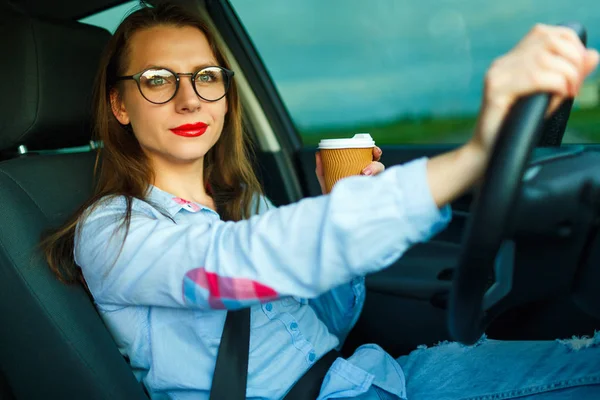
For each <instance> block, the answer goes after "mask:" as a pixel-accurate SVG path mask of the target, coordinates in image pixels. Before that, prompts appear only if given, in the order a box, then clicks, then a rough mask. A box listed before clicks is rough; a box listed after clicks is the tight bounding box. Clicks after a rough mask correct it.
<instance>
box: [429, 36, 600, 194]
mask: <svg viewBox="0 0 600 400" xmlns="http://www.w3.org/2000/svg"><path fill="white" fill-rule="evenodd" d="M598 59H599V56H598V52H597V51H596V50H593V49H592V50H588V49H586V48H585V47H584V46H583V44H582V43H581V41H580V39H579V38H578V37H577V34H575V32H574V31H573V30H572V29H570V28H566V27H560V26H548V25H536V26H535V27H534V28H533V29H532V30H531V31H530V32H529V33H528V34H527V35H526V36H525V37H524V38H523V39H522V40H521V41H520V42H519V43H518V44H517V45H516V46H515V47H514V48H513V49H512V50H511V51H509V52H508V53H506V54H505V55H503V56H501V57H499V58H498V59H496V60H495V61H494V62H493V63H492V65H491V67H490V68H489V70H488V71H487V74H486V76H485V84H484V93H483V100H482V105H481V111H480V113H479V117H478V122H477V126H476V128H475V133H474V135H473V138H472V139H471V140H470V141H469V142H467V144H465V145H464V146H462V147H460V148H459V149H458V150H455V151H452V152H449V153H446V154H443V155H441V156H438V157H435V158H432V159H431V160H429V163H428V165H427V179H428V182H429V186H430V189H431V193H432V196H433V199H434V201H435V202H436V204H437V205H438V206H442V205H444V204H447V203H449V202H451V201H452V200H454V199H455V198H457V197H458V196H460V195H461V194H462V193H464V192H465V191H466V190H468V189H469V188H470V187H471V186H472V185H473V184H474V183H475V182H477V181H479V180H480V178H481V177H482V176H483V172H484V171H485V168H486V165H487V162H488V160H489V157H490V154H491V152H492V151H493V147H494V143H495V141H496V138H497V135H498V133H499V130H500V125H501V124H502V121H503V120H504V118H505V117H506V116H507V114H508V112H509V110H510V108H511V106H512V105H513V104H514V103H515V102H516V100H517V99H518V98H520V97H523V96H527V95H529V94H533V93H539V92H546V93H552V94H553V96H552V100H551V103H550V107H549V109H548V113H552V112H553V111H555V110H556V109H557V107H558V106H559V105H560V104H561V103H562V101H563V100H564V99H565V98H569V97H575V96H576V95H577V93H578V92H579V89H580V88H581V84H582V82H583V80H584V79H585V78H586V77H587V76H588V75H589V74H590V73H591V72H592V71H593V70H594V69H595V68H596V67H597V66H598Z"/></svg>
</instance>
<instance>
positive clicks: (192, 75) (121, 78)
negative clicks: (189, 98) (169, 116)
mask: <svg viewBox="0 0 600 400" xmlns="http://www.w3.org/2000/svg"><path fill="white" fill-rule="evenodd" d="M208 68H219V69H220V70H222V71H223V73H224V74H225V76H226V77H227V80H226V82H225V93H223V96H221V97H219V98H218V99H214V100H209V99H206V98H204V97H202V96H200V93H198V89H196V77H197V76H198V74H199V73H200V72H202V71H204V70H205V69H208ZM153 69H155V70H158V69H164V70H165V71H169V72H170V73H172V74H173V76H175V92H173V96H171V97H170V98H169V99H168V100H165V101H161V102H156V101H152V100H150V99H148V98H147V97H146V96H144V92H143V91H142V87H141V86H140V78H141V77H142V75H143V74H144V73H145V72H147V71H150V70H153ZM233 75H234V72H233V71H232V70H230V69H227V68H224V67H220V66H218V65H209V66H206V67H202V68H200V69H199V70H198V71H196V72H180V73H177V72H175V71H173V70H171V69H169V68H165V67H150V68H146V69H144V70H143V71H141V72H138V73H137V74H134V75H125V76H117V77H116V78H115V82H118V81H124V80H129V79H131V80H134V81H135V83H136V84H137V87H138V90H139V92H140V94H141V95H142V97H143V98H144V99H146V100H147V101H149V102H150V103H152V104H166V103H168V102H169V101H171V100H173V99H174V98H175V96H176V95H177V92H178V91H179V82H180V81H181V77H182V76H189V77H190V80H191V83H192V87H193V88H194V92H195V93H196V96H198V97H200V98H201V99H202V100H204V101H208V102H211V103H214V102H215V101H219V100H221V99H222V98H223V97H225V96H226V95H227V92H228V91H229V88H230V87H231V79H232V78H233Z"/></svg>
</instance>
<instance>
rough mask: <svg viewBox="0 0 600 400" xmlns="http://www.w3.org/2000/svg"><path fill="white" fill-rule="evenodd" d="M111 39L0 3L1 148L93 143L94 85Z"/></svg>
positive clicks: (93, 29) (90, 28)
mask: <svg viewBox="0 0 600 400" xmlns="http://www.w3.org/2000/svg"><path fill="white" fill-rule="evenodd" d="M109 38H110V33H109V32H108V31H106V30H104V29H102V28H98V27H94V26H90V25H85V24H81V23H77V22H75V21H73V22H70V21H65V22H63V21H60V22H57V21H44V20H40V19H37V18H32V17H29V16H27V15H24V14H21V13H18V12H15V11H12V10H9V9H4V8H1V7H0V51H1V52H2V62H0V77H1V79H2V81H1V82H2V84H1V85H0V151H3V150H16V149H17V147H18V146H20V145H25V146H27V148H28V149H56V148H62V147H72V146H78V145H82V144H87V143H89V141H90V139H91V130H90V118H91V98H92V85H93V81H94V77H95V75H96V70H97V68H98V62H99V60H100V55H101V53H102V49H103V48H104V45H105V44H106V42H107V41H108V39H109Z"/></svg>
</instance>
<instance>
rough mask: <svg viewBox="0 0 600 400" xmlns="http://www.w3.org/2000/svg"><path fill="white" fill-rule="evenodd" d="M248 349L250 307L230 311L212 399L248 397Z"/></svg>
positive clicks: (214, 376) (226, 399)
mask: <svg viewBox="0 0 600 400" xmlns="http://www.w3.org/2000/svg"><path fill="white" fill-rule="evenodd" d="M249 350H250V308H242V309H241V310H232V311H228V312H227V317H226V318H225V326H224V327H223V335H222V336H221V344H219V353H218V354H217V363H216V365H215V372H214V375H213V379H212V386H211V388H210V400H243V399H245V398H246V381H247V380H248V354H249Z"/></svg>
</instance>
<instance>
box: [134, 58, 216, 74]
mask: <svg viewBox="0 0 600 400" xmlns="http://www.w3.org/2000/svg"><path fill="white" fill-rule="evenodd" d="M215 66H219V63H218V62H217V61H215V60H210V61H206V62H203V63H201V64H196V65H195V66H194V67H193V68H192V71H178V70H177V68H171V67H169V66H167V65H166V64H162V63H148V64H146V65H144V66H143V67H142V68H141V69H140V71H143V70H145V69H148V68H167V69H170V70H171V71H175V72H177V73H180V72H183V73H185V72H196V71H198V70H200V69H202V68H206V67H215Z"/></svg>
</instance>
